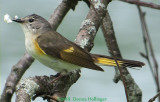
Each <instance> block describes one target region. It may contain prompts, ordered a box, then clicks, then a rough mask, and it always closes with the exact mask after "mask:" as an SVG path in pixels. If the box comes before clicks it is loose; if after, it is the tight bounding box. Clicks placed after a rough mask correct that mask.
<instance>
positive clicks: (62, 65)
mask: <svg viewBox="0 0 160 102" xmlns="http://www.w3.org/2000/svg"><path fill="white" fill-rule="evenodd" d="M13 21H15V22H17V23H19V24H20V25H21V27H22V29H23V31H24V35H25V47H26V50H27V52H28V53H29V54H30V55H31V56H32V57H33V58H35V59H37V60H38V61H39V62H41V63H42V64H44V65H45V66H47V67H49V68H51V69H53V70H54V71H56V72H58V73H62V72H65V73H68V72H71V71H73V70H77V69H81V68H88V69H92V70H96V71H104V70H103V69H102V67H101V66H115V67H116V66H117V64H116V61H115V58H113V57H110V56H106V55H100V54H92V53H90V52H88V51H86V50H84V49H83V48H81V47H80V46H78V45H77V44H75V43H74V42H72V41H69V40H68V39H67V38H65V37H63V36H62V35H61V34H59V33H58V32H56V31H54V30H53V29H52V27H51V25H50V23H49V22H48V21H47V20H46V19H44V18H43V17H41V16H39V15H37V14H31V15H28V16H26V17H24V18H17V19H13ZM116 60H117V63H118V65H119V66H120V67H130V68H132V67H142V66H144V63H143V62H140V61H135V60H127V59H120V58H116Z"/></svg>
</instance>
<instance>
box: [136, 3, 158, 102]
mask: <svg viewBox="0 0 160 102" xmlns="http://www.w3.org/2000/svg"><path fill="white" fill-rule="evenodd" d="M137 8H138V11H139V15H140V20H141V26H142V32H143V39H144V46H145V52H146V56H147V57H145V58H146V60H147V61H148V64H149V66H150V69H151V72H152V75H153V77H154V79H155V83H156V85H157V92H159V91H160V86H159V72H158V63H157V60H156V58H155V55H154V50H153V47H152V42H151V39H150V36H149V32H148V28H147V24H146V21H145V13H144V12H143V11H142V10H141V8H140V6H137ZM149 53H150V54H151V58H152V60H153V66H154V67H153V66H152V63H151V59H150V57H149ZM159 101H160V97H159Z"/></svg>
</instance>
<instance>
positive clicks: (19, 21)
mask: <svg viewBox="0 0 160 102" xmlns="http://www.w3.org/2000/svg"><path fill="white" fill-rule="evenodd" d="M12 21H14V22H17V23H23V22H24V20H22V19H13V20H12Z"/></svg>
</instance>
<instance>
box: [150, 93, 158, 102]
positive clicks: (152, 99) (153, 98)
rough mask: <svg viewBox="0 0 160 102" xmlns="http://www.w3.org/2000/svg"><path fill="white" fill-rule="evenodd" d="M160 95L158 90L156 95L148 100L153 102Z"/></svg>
mask: <svg viewBox="0 0 160 102" xmlns="http://www.w3.org/2000/svg"><path fill="white" fill-rule="evenodd" d="M158 96H160V92H158V93H157V94H156V95H155V96H154V97H152V98H151V99H150V100H149V101H148V102H153V101H155V99H156V98H157V97H158Z"/></svg>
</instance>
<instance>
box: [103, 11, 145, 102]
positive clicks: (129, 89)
mask: <svg viewBox="0 0 160 102" xmlns="http://www.w3.org/2000/svg"><path fill="white" fill-rule="evenodd" d="M101 28H102V31H103V34H104V37H105V40H106V43H107V46H108V48H109V52H110V54H111V55H112V56H113V57H116V58H122V55H121V53H120V50H119V47H118V44H117V41H116V37H115V33H114V29H113V25H112V21H111V18H110V16H109V13H108V12H106V16H105V18H104V19H103V25H102V27H101ZM119 71H120V75H119V73H117V71H116V74H118V75H115V79H114V81H115V82H118V80H119V77H121V78H120V79H121V81H123V83H124V87H125V92H126V97H127V102H141V101H142V91H141V89H140V88H139V87H138V85H137V84H136V83H135V81H134V79H133V78H132V76H131V75H130V73H129V72H128V70H127V68H125V67H123V68H121V67H119ZM117 76H118V79H117Z"/></svg>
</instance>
